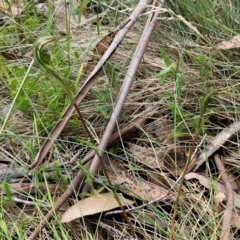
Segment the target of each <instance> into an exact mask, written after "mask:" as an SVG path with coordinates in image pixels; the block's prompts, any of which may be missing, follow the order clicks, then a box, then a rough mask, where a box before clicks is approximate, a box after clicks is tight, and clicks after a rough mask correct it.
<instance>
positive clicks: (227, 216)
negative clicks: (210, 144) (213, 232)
mask: <svg viewBox="0 0 240 240" xmlns="http://www.w3.org/2000/svg"><path fill="white" fill-rule="evenodd" d="M214 161H215V163H216V166H217V168H218V171H219V174H220V176H221V177H222V181H223V184H224V186H225V189H226V195H227V203H226V211H225V212H224V215H223V221H222V231H221V236H220V240H228V239H230V229H231V222H232V207H233V191H232V186H231V183H230V181H229V178H228V175H227V173H226V169H225V167H224V164H223V162H222V160H221V159H220V157H219V155H218V154H215V155H214Z"/></svg>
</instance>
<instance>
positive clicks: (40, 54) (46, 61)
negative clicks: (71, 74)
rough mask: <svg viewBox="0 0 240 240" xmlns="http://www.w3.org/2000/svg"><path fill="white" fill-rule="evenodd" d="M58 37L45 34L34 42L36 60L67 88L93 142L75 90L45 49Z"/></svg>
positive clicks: (66, 90)
mask: <svg viewBox="0 0 240 240" xmlns="http://www.w3.org/2000/svg"><path fill="white" fill-rule="evenodd" d="M56 39H57V37H55V36H45V37H41V38H39V39H38V40H37V41H36V43H35V44H34V48H33V57H34V60H35V62H36V63H37V64H38V65H39V66H40V67H41V69H43V70H44V71H45V72H46V73H48V74H51V75H52V76H53V77H54V78H55V79H56V80H58V82H59V83H60V84H61V85H62V88H63V89H64V90H65V92H66V93H67V95H68V96H69V98H70V99H71V101H72V104H73V106H74V108H75V110H76V112H77V114H78V117H79V119H80V121H81V122H82V124H83V127H84V129H85V130H86V132H87V134H88V136H89V138H90V140H91V143H94V141H93V138H92V135H91V133H90V132H89V130H88V128H87V126H86V124H85V121H84V119H83V117H82V114H81V112H80V110H79V108H78V105H77V103H76V101H75V96H74V94H73V92H72V91H71V90H70V89H69V87H68V86H67V84H66V82H65V81H64V79H62V77H61V76H60V75H59V74H58V73H57V71H56V69H55V68H54V66H53V63H52V62H51V57H50V55H49V54H47V53H46V52H45V51H44V49H46V48H47V46H48V45H49V44H51V43H53V42H54V41H55V40H56Z"/></svg>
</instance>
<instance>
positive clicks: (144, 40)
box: [82, 1, 164, 192]
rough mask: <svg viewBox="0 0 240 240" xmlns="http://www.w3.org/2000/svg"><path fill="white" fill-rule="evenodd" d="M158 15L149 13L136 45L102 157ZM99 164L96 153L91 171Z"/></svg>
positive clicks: (100, 150)
mask: <svg viewBox="0 0 240 240" xmlns="http://www.w3.org/2000/svg"><path fill="white" fill-rule="evenodd" d="M163 2H164V1H163ZM163 2H162V4H163ZM153 7H154V8H157V7H159V8H160V7H161V4H160V3H158V2H156V1H155V2H154V3H153ZM158 15H159V12H156V11H153V12H151V14H150V15H149V18H148V20H147V22H146V25H145V28H144V30H143V32H142V35H141V38H140V39H139V42H138V45H137V47H136V50H135V52H134V55H133V57H132V60H131V62H130V65H129V68H128V71H127V73H126V77H125V79H124V81H123V84H122V87H121V90H120V93H119V96H118V99H117V102H116V105H115V107H114V110H113V112H112V115H111V117H110V120H109V122H108V125H107V127H106V129H105V132H104V134H103V137H102V140H101V142H100V144H99V146H98V149H99V155H100V157H102V155H103V152H104V151H105V150H106V148H107V145H108V142H109V138H110V136H111V135H112V132H113V130H114V128H115V126H116V122H117V119H118V117H119V115H120V113H121V110H122V107H123V104H124V102H125V100H126V98H127V95H128V92H129V90H130V87H131V85H132V82H133V79H134V76H135V74H136V72H137V69H138V66H139V64H140V62H141V60H142V57H143V54H144V52H145V50H146V48H147V45H148V42H149V39H150V37H151V34H152V32H153V30H154V27H155V26H156V23H157V18H158ZM99 164H100V162H99V156H97V155H96V154H95V156H94V159H93V161H92V164H91V166H90V169H89V171H90V173H92V174H95V173H96V172H97V170H98V167H99ZM88 188H89V186H88V185H87V184H85V185H84V187H83V190H82V191H83V192H87V191H88Z"/></svg>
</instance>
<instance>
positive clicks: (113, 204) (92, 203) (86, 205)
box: [61, 193, 134, 223]
mask: <svg viewBox="0 0 240 240" xmlns="http://www.w3.org/2000/svg"><path fill="white" fill-rule="evenodd" d="M120 199H121V203H122V205H123V206H127V205H132V204H134V201H131V200H129V199H126V198H123V197H121V198H120ZM117 207H119V204H118V202H117V201H116V199H115V197H114V194H113V193H101V194H97V195H94V196H92V197H88V198H85V199H83V200H81V201H79V202H77V203H75V204H74V205H73V206H71V207H70V208H69V209H68V210H67V211H66V212H65V213H64V214H63V215H62V218H61V222H62V223H66V222H71V221H73V220H74V219H76V218H81V217H84V216H89V215H93V214H96V213H101V212H104V211H108V210H112V209H114V208H117Z"/></svg>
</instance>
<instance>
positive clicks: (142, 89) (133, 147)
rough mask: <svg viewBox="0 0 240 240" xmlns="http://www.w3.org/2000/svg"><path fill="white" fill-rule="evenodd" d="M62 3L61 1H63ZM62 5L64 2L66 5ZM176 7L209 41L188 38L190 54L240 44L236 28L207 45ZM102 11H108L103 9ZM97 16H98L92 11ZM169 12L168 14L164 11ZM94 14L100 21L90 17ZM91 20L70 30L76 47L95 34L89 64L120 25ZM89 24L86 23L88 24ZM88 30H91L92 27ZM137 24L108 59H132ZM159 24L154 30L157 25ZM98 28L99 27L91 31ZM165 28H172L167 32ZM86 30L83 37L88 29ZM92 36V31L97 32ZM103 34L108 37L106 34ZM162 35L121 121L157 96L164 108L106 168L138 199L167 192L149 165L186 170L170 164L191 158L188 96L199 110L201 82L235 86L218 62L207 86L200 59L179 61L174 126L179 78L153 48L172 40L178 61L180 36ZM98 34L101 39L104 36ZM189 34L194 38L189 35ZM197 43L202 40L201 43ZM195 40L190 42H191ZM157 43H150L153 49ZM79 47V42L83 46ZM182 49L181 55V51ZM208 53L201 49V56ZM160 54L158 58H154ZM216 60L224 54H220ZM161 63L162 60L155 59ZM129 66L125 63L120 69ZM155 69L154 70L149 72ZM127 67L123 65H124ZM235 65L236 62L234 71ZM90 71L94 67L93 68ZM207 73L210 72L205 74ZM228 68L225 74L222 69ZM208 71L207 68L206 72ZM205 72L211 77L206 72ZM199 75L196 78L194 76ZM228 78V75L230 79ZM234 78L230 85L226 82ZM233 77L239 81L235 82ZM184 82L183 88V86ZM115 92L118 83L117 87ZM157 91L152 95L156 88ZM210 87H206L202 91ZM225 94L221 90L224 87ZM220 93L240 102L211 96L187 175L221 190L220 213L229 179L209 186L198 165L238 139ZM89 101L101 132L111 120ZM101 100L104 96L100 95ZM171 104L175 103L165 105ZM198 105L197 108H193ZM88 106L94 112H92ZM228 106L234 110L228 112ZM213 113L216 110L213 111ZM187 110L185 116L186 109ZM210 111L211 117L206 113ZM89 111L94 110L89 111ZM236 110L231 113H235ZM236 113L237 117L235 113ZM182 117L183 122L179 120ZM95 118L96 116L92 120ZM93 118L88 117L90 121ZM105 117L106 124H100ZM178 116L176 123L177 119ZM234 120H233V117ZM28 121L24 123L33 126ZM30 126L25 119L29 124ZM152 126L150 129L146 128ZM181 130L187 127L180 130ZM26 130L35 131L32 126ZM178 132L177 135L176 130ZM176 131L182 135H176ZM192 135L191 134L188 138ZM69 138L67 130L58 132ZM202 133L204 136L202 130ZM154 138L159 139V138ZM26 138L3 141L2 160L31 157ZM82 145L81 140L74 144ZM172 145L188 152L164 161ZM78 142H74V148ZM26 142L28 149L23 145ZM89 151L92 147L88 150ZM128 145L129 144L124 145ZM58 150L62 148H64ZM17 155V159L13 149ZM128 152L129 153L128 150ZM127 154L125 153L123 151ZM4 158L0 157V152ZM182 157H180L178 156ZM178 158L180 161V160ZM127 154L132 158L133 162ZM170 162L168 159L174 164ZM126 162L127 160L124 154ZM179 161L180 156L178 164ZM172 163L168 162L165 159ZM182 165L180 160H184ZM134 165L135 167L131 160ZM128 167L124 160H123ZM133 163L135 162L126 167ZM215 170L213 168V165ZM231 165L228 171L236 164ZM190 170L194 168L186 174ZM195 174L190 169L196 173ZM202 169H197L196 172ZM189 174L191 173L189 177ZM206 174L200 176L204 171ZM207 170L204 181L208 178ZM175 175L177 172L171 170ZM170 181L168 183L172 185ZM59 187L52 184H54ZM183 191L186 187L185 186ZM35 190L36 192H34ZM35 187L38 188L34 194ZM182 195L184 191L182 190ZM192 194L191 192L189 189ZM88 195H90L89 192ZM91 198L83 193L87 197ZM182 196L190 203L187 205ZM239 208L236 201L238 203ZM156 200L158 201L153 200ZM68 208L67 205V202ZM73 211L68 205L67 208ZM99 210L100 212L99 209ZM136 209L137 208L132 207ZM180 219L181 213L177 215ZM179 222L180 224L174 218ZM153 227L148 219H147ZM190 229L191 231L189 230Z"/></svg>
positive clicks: (143, 67)
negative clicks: (232, 34)
mask: <svg viewBox="0 0 240 240" xmlns="http://www.w3.org/2000/svg"><path fill="white" fill-rule="evenodd" d="M59 6H60V5H59ZM61 6H62V5H61ZM13 7H14V9H13V10H14V11H13V10H11V12H9V8H6V5H5V6H4V8H5V9H4V12H5V13H7V14H8V15H11V14H13V15H19V13H20V14H21V8H18V7H15V6H13ZM62 10H63V8H61V11H60V9H58V14H57V15H56V20H57V25H56V30H57V31H60V32H62V33H64V34H65V33H66V32H65V28H64V21H59V20H61V19H64V18H62V15H61V14H64V11H62ZM175 12H177V11H170V12H169V13H170V14H172V16H174V18H175V19H174V21H178V20H179V21H180V22H181V23H182V24H183V25H185V27H186V28H188V29H189V30H190V31H191V34H192V35H193V36H194V37H195V36H196V38H194V37H193V39H197V38H198V37H199V38H201V39H202V40H203V41H205V43H204V44H205V45H206V46H203V45H204V44H203V42H201V41H200V40H197V41H193V42H194V44H195V45H191V46H189V45H188V44H187V43H186V45H185V46H187V47H184V48H183V51H185V52H186V55H188V57H190V58H191V57H194V56H197V55H198V54H199V55H201V53H199V52H197V51H196V52H194V49H198V50H199V49H201V50H202V51H203V52H206V49H207V50H210V49H211V51H212V52H213V51H214V48H216V49H218V51H220V50H227V49H232V48H238V47H239V46H238V45H239V44H238V40H239V39H238V38H239V37H238V35H236V36H235V37H233V38H232V39H231V40H230V41H223V42H221V43H220V44H218V45H215V47H214V48H212V46H208V44H206V42H207V41H208V40H209V39H207V38H206V36H205V35H204V34H202V33H201V28H198V27H199V26H197V25H194V24H193V22H190V21H188V17H185V16H183V13H182V14H181V15H179V14H176V13H175ZM104 14H105V13H104ZM95 19H96V18H95ZM166 19H167V18H166ZM85 20H86V19H84V18H83V22H82V24H83V25H84V24H85V22H84V21H85ZM93 21H95V20H93ZM169 21H171V19H170V18H169ZM91 23H92V22H90V25H89V26H87V27H88V29H81V30H82V33H81V39H80V40H79V41H76V39H75V37H74V34H78V33H77V32H79V31H78V29H77V28H76V22H75V20H74V19H71V25H72V28H71V33H72V37H73V39H74V41H76V42H74V44H75V45H77V46H79V45H81V47H80V48H84V47H85V46H87V45H88V40H89V39H90V38H91V39H94V40H93V43H92V46H91V47H90V49H91V51H90V52H91V53H90V54H89V56H90V57H89V56H88V57H86V56H84V61H85V64H86V65H87V64H88V63H89V61H91V60H93V61H95V62H97V61H98V60H99V57H100V56H102V53H101V51H98V50H97V47H93V46H100V45H104V46H109V45H108V43H107V44H102V43H103V41H105V40H106V39H108V38H109V37H110V41H109V42H111V41H112V38H111V36H115V35H114V34H115V33H116V31H117V30H116V29H113V28H111V29H107V27H106V28H105V29H104V27H103V29H102V34H101V36H98V35H97V33H96V29H95V27H93V26H91ZM88 24H89V23H88ZM89 29H91V30H89ZM139 29H140V27H139V26H138V27H135V29H134V34H129V35H128V36H129V38H126V41H127V39H129V43H127V44H129V45H127V44H125V46H124V47H122V46H121V45H120V46H119V48H118V49H117V50H116V52H115V56H112V59H111V60H109V62H111V63H114V62H115V63H117V64H119V63H122V64H123V65H124V64H126V65H127V64H128V63H127V61H126V62H125V61H124V60H123V59H126V57H128V54H126V53H127V52H128V51H129V50H130V49H131V48H132V45H133V44H134V43H136V41H137V38H138V34H135V33H138V31H139ZM156 31H157V30H156ZM88 32H90V33H91V34H90V36H89V35H87V34H89V33H88ZM92 33H94V34H92ZM167 33H168V34H170V33H169V30H168V31H167ZM84 35H86V36H84ZM93 35H94V36H93ZM104 36H105V37H104ZM161 37H163V40H164V41H161V42H158V41H157V40H156V36H153V39H154V40H155V41H152V42H151V44H150V45H149V46H150V48H149V49H147V52H146V57H145V59H146V61H145V62H144V61H143V62H142V63H141V65H140V67H139V72H138V76H137V78H138V79H137V80H138V81H136V82H134V83H133V86H132V89H131V91H130V93H129V96H128V98H127V101H126V104H125V105H126V108H125V109H124V110H123V116H124V117H123V116H121V118H120V119H119V124H120V126H121V127H123V126H124V125H125V124H126V121H128V120H129V119H134V117H136V116H137V115H138V114H140V113H141V112H142V111H143V110H144V109H146V108H147V107H148V106H151V104H152V103H153V102H154V103H155V102H156V101H157V102H158V103H160V105H161V107H160V108H159V112H158V113H156V114H155V115H154V116H151V118H150V119H148V121H147V122H146V123H145V125H143V126H141V127H140V128H139V131H138V132H139V136H137V135H135V134H134V137H133V138H132V139H131V137H130V139H128V140H127V143H125V145H124V146H121V147H120V153H119V154H122V155H120V156H119V158H118V159H117V160H116V159H115V158H111V162H112V165H111V168H110V167H109V166H108V165H107V166H106V167H107V168H109V169H108V175H109V177H110V179H111V181H113V183H114V184H115V186H116V187H117V189H118V191H119V192H123V193H124V194H126V195H128V196H132V197H133V198H138V199H141V200H142V201H144V202H145V201H146V202H148V201H151V200H154V199H155V198H158V197H159V196H161V194H162V195H164V194H167V193H168V189H169V185H167V184H166V185H165V187H162V185H164V184H162V185H160V186H159V185H157V184H151V183H150V181H149V180H146V179H147V176H148V174H147V172H148V171H154V172H155V173H156V174H158V171H161V173H162V172H164V175H163V176H164V177H163V180H162V181H163V182H164V181H166V182H168V181H170V179H169V174H168V173H169V172H170V173H171V174H172V176H177V175H178V176H181V171H180V172H177V171H171V170H177V169H178V170H179V169H183V168H184V162H185V161H186V159H187V157H188V154H187V152H188V151H187V150H188V148H189V147H190V145H191V135H192V134H193V132H194V131H193V130H192V128H191V124H193V122H194V119H195V118H196V116H194V115H191V116H190V117H189V115H187V114H186V112H184V110H186V111H191V107H189V105H188V104H189V102H191V104H193V106H192V109H194V111H195V110H196V109H198V105H197V104H198V103H197V101H196V98H197V94H199V92H198V91H197V90H198V89H201V88H202V89H204V91H209V92H211V90H213V89H214V90H215V89H216V88H217V89H218V90H219V91H223V92H224V91H225V92H226V91H229V92H230V93H232V92H231V91H232V90H229V86H230V85H231V84H232V83H231V82H230V83H226V82H224V81H220V80H222V79H220V80H219V79H218V78H221V77H222V76H219V75H218V73H217V72H216V71H215V69H214V68H212V69H211V74H212V75H211V76H212V79H211V82H210V81H209V82H208V81H207V80H206V81H207V83H206V82H205V84H207V85H208V86H209V89H207V90H206V89H205V88H204V85H203V83H202V82H200V81H199V79H202V78H204V77H205V76H204V74H203V73H202V72H201V71H202V70H201V69H200V70H199V68H198V66H197V64H196V65H191V66H190V64H189V65H188V64H185V63H183V64H182V65H181V66H180V71H181V74H183V75H184V77H185V79H184V85H183V86H182V93H181V96H182V99H188V100H187V101H183V102H182V103H181V107H182V109H181V111H180V113H181V114H182V115H180V116H177V118H175V120H174V121H177V123H178V124H179V125H178V126H179V128H176V129H174V128H175V127H176V126H175V125H174V121H173V116H174V114H173V112H171V111H173V110H172V109H170V108H169V107H167V102H168V101H169V99H170V100H171V98H172V97H173V96H174V94H175V90H176V85H175V82H174V81H175V80H176V76H173V75H171V74H172V73H170V69H168V68H167V66H165V64H164V60H162V58H161V56H160V54H159V53H158V52H159V51H158V50H159V49H158V47H156V43H155V42H158V43H159V46H161V47H162V48H164V47H166V45H168V47H167V50H168V51H169V52H168V54H169V55H170V56H172V59H171V61H172V64H173V65H172V66H174V67H176V66H177V63H176V58H175V56H176V54H177V53H176V50H180V48H182V46H183V45H182V42H181V41H179V42H177V41H176V42H174V40H173V41H171V40H169V37H168V35H161ZM99 39H100V40H99ZM188 40H189V39H188ZM97 42H99V44H100V45H99V44H97ZM199 46H200V47H199ZM201 46H202V47H203V48H204V47H205V50H203V48H201ZM154 47H156V49H154ZM188 47H190V49H189V48H188ZM152 48H153V50H150V49H152ZM78 50H79V47H78ZM105 50H106V49H104V51H103V53H104V52H105ZM79 51H80V50H79ZM5 53H6V56H7V58H9V59H8V60H15V59H16V60H17V61H20V59H21V56H22V55H20V54H19V55H18V54H15V55H14V54H13V55H11V53H9V55H7V54H8V51H6V52H5ZM14 56H16V58H15V59H14ZM177 56H178V55H177ZM201 57H203V56H201ZM154 59H156V61H155V60H154ZM195 60H196V62H197V61H202V62H200V64H203V65H204V64H206V62H204V61H203V60H202V59H201V58H200V57H199V58H198V57H196V59H195ZM218 60H219V59H218ZM156 63H157V64H156ZM207 67H208V66H207V65H206V66H205V68H207ZM123 69H124V68H123ZM152 69H154V70H153V71H152ZM162 69H163V70H166V72H167V74H168V75H167V78H166V79H165V80H164V81H161V84H162V85H160V84H159V79H158V77H156V76H153V72H155V71H156V72H159V71H161V70H162ZM121 71H123V70H121ZM219 71H221V69H219ZM229 71H231V69H230V70H229ZM89 72H90V71H89ZM205 74H206V73H205ZM224 74H225V73H224ZM121 75H122V73H121V74H119V75H118V78H119V81H120V82H121V81H122V77H121ZM104 76H106V75H104V74H103V75H102V76H101V78H100V79H99V80H98V81H99V83H97V82H96V84H95V85H94V86H93V87H92V88H93V89H98V88H101V87H103V86H106V85H107V84H106V81H105V80H104ZM158 76H161V74H159V75H158ZM209 76H210V75H209ZM209 76H208V77H209ZM194 79H195V80H194ZM229 81H230V80H229ZM229 84H230V85H229ZM234 84H235V83H234ZM185 86H186V87H185ZM237 89H238V85H236V91H237ZM113 91H114V90H113ZM152 94H153V95H154V96H153V95H152ZM203 94H205V93H203ZM223 94H224V93H223ZM159 96H163V98H162V97H161V98H160V97H159ZM114 97H117V91H116V92H115V95H114ZM220 100H222V101H226V102H228V103H229V104H231V103H232V102H235V103H236V104H237V105H238V104H239V103H238V99H237V96H235V95H234V94H232V95H231V96H230V95H228V94H226V95H224V100H223V98H222V97H221V96H218V97H215V98H214V99H213V101H212V102H211V104H210V110H211V111H212V112H211V111H209V112H207V114H209V115H214V117H215V118H213V119H211V118H209V121H208V125H207V126H206V127H207V130H206V131H208V134H209V138H207V139H208V140H206V145H204V146H202V147H201V151H202V152H201V154H200V156H199V157H198V159H197V164H196V166H195V168H194V171H195V173H193V172H192V173H188V174H187V175H186V176H185V179H187V178H189V179H188V183H189V184H190V185H191V182H189V180H190V178H191V179H193V178H195V179H198V180H199V183H200V184H202V185H204V186H205V188H208V189H209V191H210V190H211V189H212V188H214V189H215V188H216V189H217V191H218V194H217V195H216V196H215V201H216V205H217V206H218V208H219V209H220V208H221V211H220V210H219V212H223V211H224V210H225V205H224V204H225V201H226V199H227V196H226V191H225V190H224V186H223V185H222V184H221V183H219V181H216V179H215V178H214V180H213V181H212V182H213V183H214V187H213V186H212V185H210V184H209V178H207V177H205V175H207V173H206V172H201V171H202V169H203V168H204V164H203V163H205V162H206V161H208V162H210V161H211V159H212V156H213V154H214V153H215V152H220V153H221V154H223V155H226V156H228V146H229V144H230V141H229V140H230V139H232V141H235V140H236V135H237V134H238V132H239V126H238V125H239V123H238V122H237V121H235V122H234V123H232V122H233V119H236V118H235V116H234V115H233V114H232V115H231V114H227V115H224V114H225V113H226V112H225V111H226V109H225V108H226V107H221V104H222V103H220ZM91 101H96V99H93V98H91V97H89V98H88V99H87V101H86V102H84V103H83V104H82V107H84V109H85V116H86V118H88V116H89V121H90V120H92V119H94V120H92V121H93V122H92V123H94V124H95V126H94V128H95V131H96V133H97V134H96V135H97V136H98V137H99V138H101V136H102V135H101V133H102V132H103V128H102V126H103V125H106V122H104V121H101V120H100V119H101V116H100V115H99V113H98V112H97V111H96V110H95V109H93V108H91V109H90V111H89V110H86V109H87V108H89V106H90V102H91ZM97 101H99V100H97ZM168 106H170V105H168ZM213 106H217V107H219V109H220V110H219V111H215V109H214V108H213ZM196 111H197V110H196ZM89 112H91V114H90V113H89ZM229 112H230V111H229ZM213 113H214V114H213ZM184 114H186V115H184ZM207 114H206V116H207ZM90 115H91V117H90ZM230 115H231V116H230ZM125 116H129V117H127V118H125ZM163 116H164V117H166V121H165V120H164V118H163ZM233 116H234V117H233ZM175 117H176V116H175ZM187 118H189V119H190V120H192V122H191V121H189V122H187V123H186V124H185V123H184V121H188V119H187ZM23 119H24V121H26V122H27V121H28V119H25V118H23ZM181 120H182V121H181ZM14 121H15V123H19V122H20V121H23V120H22V119H21V118H20V119H19V118H18V119H14V118H13V123H11V125H13V126H15V128H17V130H20V129H19V127H16V124H15V123H14ZM94 121H95V122H94ZM90 122H91V121H90ZM103 122H104V124H102V123H103ZM175 123H176V122H175ZM231 123H232V124H231ZM30 124H31V121H30V122H29V123H28V122H27V124H26V125H30ZM187 124H189V126H190V127H189V128H188V126H187ZM25 128H26V127H25V126H24V129H25ZM13 131H14V132H16V129H14V130H13ZM146 133H147V134H146ZM183 133H184V134H183ZM28 134H30V135H31V134H32V132H31V131H30V133H29V131H28ZM174 134H175V136H174ZM176 136H179V137H176ZM189 136H190V137H189ZM61 137H63V138H64V136H61ZM200 138H201V136H200ZM156 139H157V140H156ZM22 145H23V141H18V142H16V141H15V142H14V143H13V142H11V141H10V142H5V143H4V144H3V145H2V147H3V148H4V149H5V150H6V152H2V153H1V155H2V157H3V159H9V158H10V159H15V158H16V159H17V161H18V162H19V163H22V164H23V163H24V162H25V161H29V159H32V158H31V157H29V156H28V154H27V153H25V152H24V151H23V150H22V151H19V149H20V148H21V146H22ZM76 146H77V144H76ZM171 146H173V149H177V148H178V147H179V146H181V148H183V149H184V150H183V154H180V155H182V157H181V156H180V157H179V156H178V155H179V154H178V151H177V150H175V151H174V150H173V154H171V158H170V159H169V158H168V159H167V160H168V161H166V159H165V160H164V158H165V156H166V154H165V155H164V153H166V149H168V148H169V147H171ZM62 147H63V145H62V144H61V143H60V144H59V143H57V144H56V149H55V150H53V153H54V154H53V157H54V158H55V159H56V160H58V159H57V156H59V149H61V148H62ZM76 148H77V147H76ZM22 149H24V148H22ZM88 150H89V149H88ZM126 150H127V151H126ZM60 152H61V151H60ZM12 153H13V155H14V158H13V155H12ZM74 153H75V150H74V144H73V148H70V149H69V150H67V152H66V159H69V160H70V159H71V157H72V156H73V154H74ZM82 153H85V150H83V151H82ZM123 153H124V154H123ZM61 154H64V153H63V152H61ZM84 156H85V154H82V155H81V157H80V158H83V157H84ZM124 156H125V157H124ZM126 156H127V159H128V160H127V164H126ZM2 157H1V158H2ZM120 158H124V159H125V161H124V160H123V163H121V164H120V163H119V161H120V160H119V159H120ZM181 158H182V159H181ZM178 160H181V161H178ZM128 161H130V162H128ZM169 161H171V164H169ZM230 161H231V159H230V160H229V161H228V162H227V164H229V163H230ZM121 162H122V159H121ZM179 162H180V166H179ZM181 162H182V163H181ZM166 163H167V165H166ZM141 164H143V165H144V171H143V170H140V171H139V172H140V175H141V177H139V176H137V175H138V174H137V171H138V170H139V169H141V168H140V167H139V165H140V166H141ZM181 164H182V165H181ZM131 165H132V166H131ZM169 165H170V166H171V168H170V171H169ZM123 166H124V167H123ZM129 166H131V167H129ZM133 166H134V167H136V169H135V170H133V169H132V167H133ZM212 171H213V170H212ZM228 171H231V169H230V170H229V169H228ZM197 172H199V173H200V174H202V175H199V174H198V173H197ZM72 174H73V175H74V174H76V172H74V171H73V172H72ZM189 174H190V175H189ZM191 174H192V175H191ZM196 174H198V175H196ZM189 176H190V177H189ZM200 176H201V177H200ZM202 177H204V180H203V178H202ZM170 178H172V177H170ZM104 184H107V183H106V181H105V182H104ZM236 184H237V185H236V186H235V189H237V187H239V184H238V183H236ZM13 186H14V190H15V189H16V188H17V185H13ZM167 186H168V187H167ZM53 187H54V186H53ZM184 191H186V193H187V190H186V189H185V190H184ZM33 192H34V191H33ZM172 193H173V194H170V195H169V199H168V201H169V200H170V201H169V203H170V202H174V197H173V195H174V194H175V193H174V191H172ZM32 194H33V193H32ZM183 194H185V193H184V192H183ZM186 196H187V194H186ZM184 198H185V199H184V201H186V202H187V201H188V200H187V198H186V197H185V196H184ZM87 199H88V198H87ZM87 199H86V200H87ZM186 202H185V204H187V203H186ZM238 202H239V198H238V196H237V194H234V203H235V205H236V203H237V205H238ZM163 203H164V204H166V201H165V200H164V201H163ZM235 205H234V207H237V206H235ZM155 206H156V205H155ZM157 206H158V207H159V203H158V204H157ZM69 209H70V208H69ZM159 209H161V207H159ZM67 211H68V210H67ZM100 212H101V211H100ZM132 214H133V216H134V212H133V213H132ZM180 218H181V216H180ZM136 219H138V223H139V224H141V223H144V221H143V220H140V219H139V218H136ZM238 219H239V215H238V212H237V210H236V211H235V212H233V217H232V224H233V222H235V223H234V225H235V226H239V220H238ZM177 224H178V223H177ZM150 226H151V225H150ZM189 232H190V231H189ZM156 234H157V235H158V236H160V235H161V233H159V232H157V233H156Z"/></svg>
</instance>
